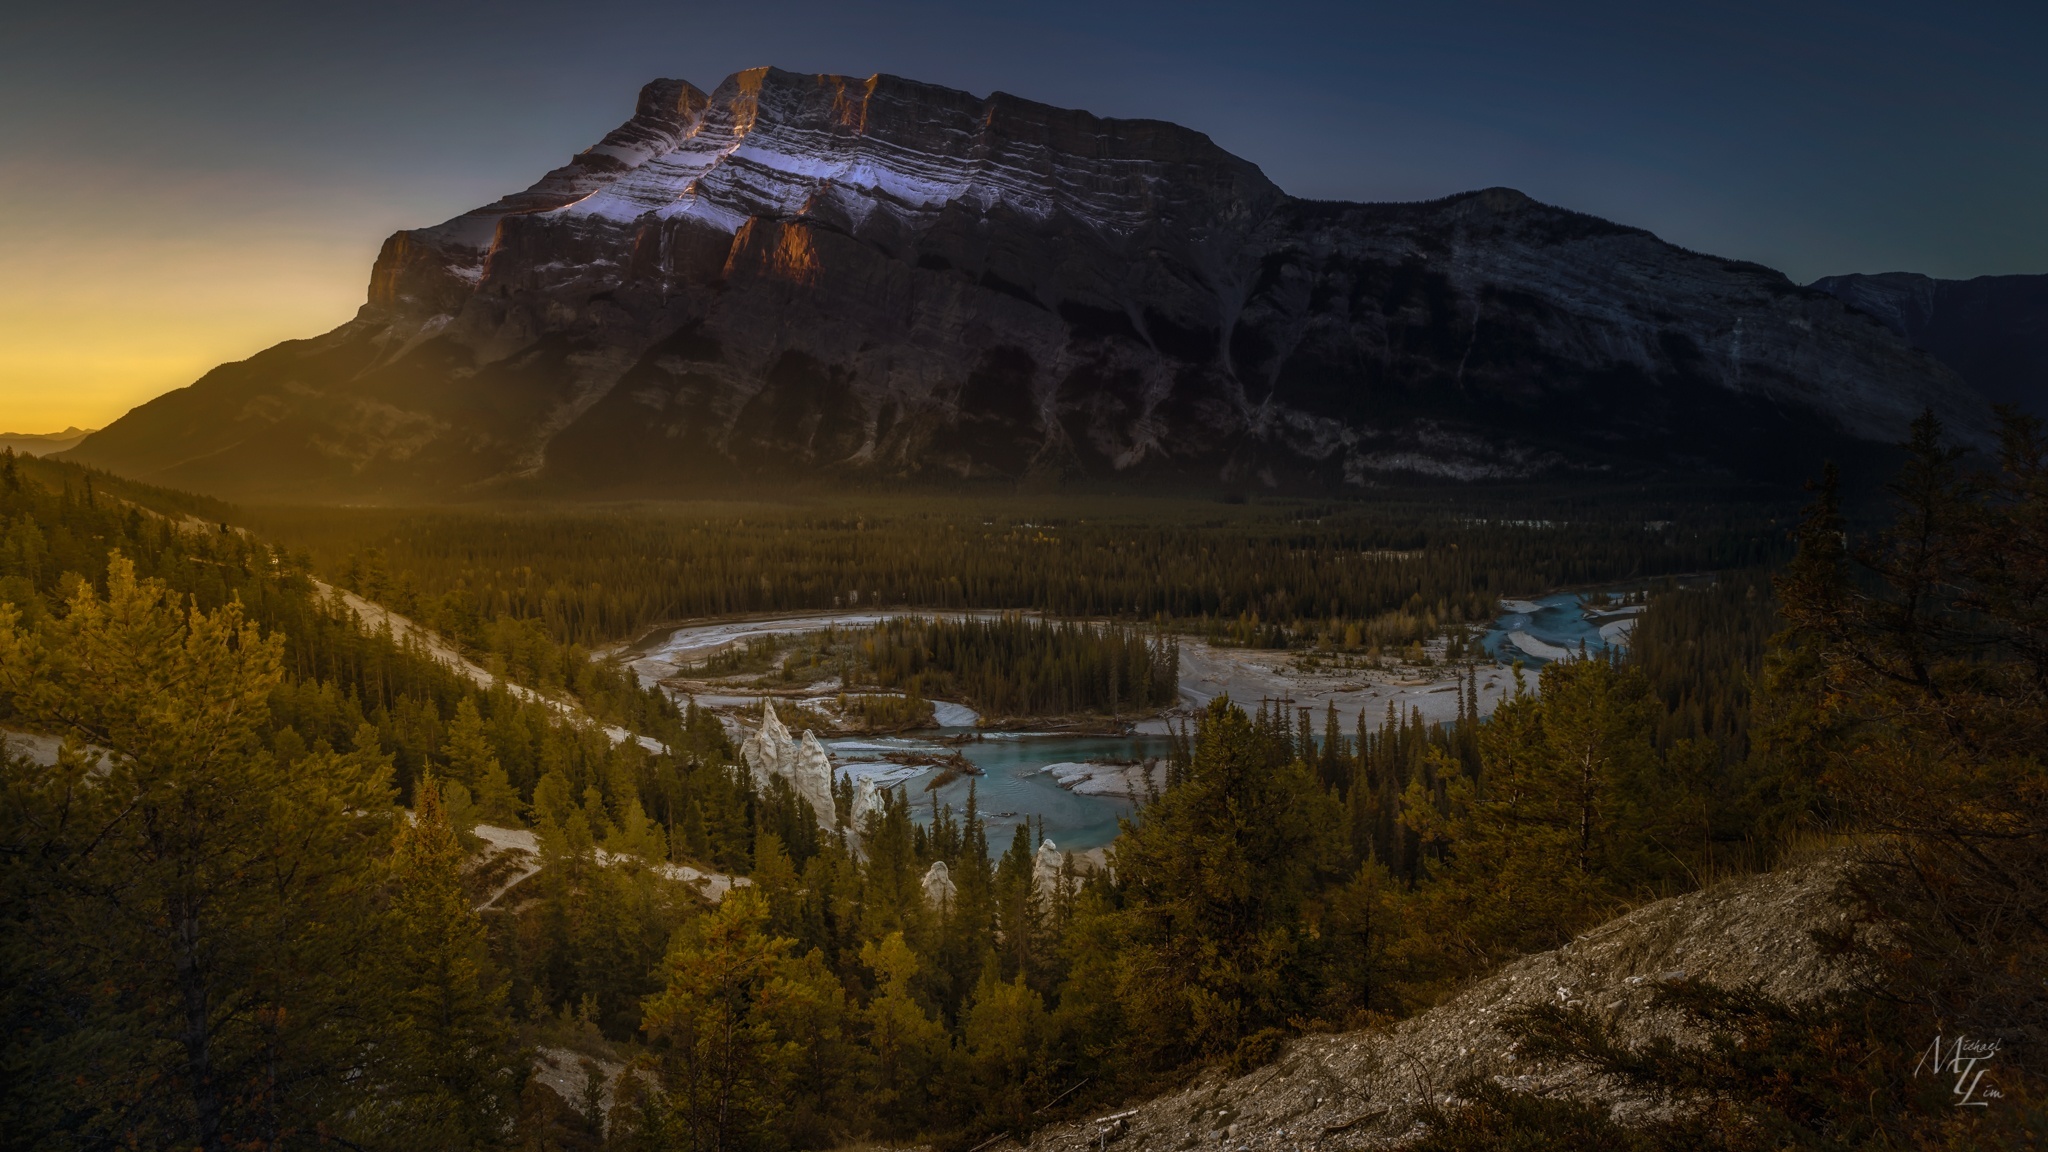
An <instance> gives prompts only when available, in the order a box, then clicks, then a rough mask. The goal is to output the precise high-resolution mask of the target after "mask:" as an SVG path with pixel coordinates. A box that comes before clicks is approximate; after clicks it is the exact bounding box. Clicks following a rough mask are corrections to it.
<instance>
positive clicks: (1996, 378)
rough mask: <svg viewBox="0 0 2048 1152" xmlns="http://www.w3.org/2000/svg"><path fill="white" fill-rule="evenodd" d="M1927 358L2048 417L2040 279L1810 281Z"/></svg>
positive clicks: (1899, 275) (1910, 276)
mask: <svg viewBox="0 0 2048 1152" xmlns="http://www.w3.org/2000/svg"><path fill="white" fill-rule="evenodd" d="M1813 286H1814V287H1815V288H1818V289H1820V290H1821V291H1823V292H1827V293H1829V294H1831V295H1834V296H1836V297H1838V298H1840V299H1841V300H1843V301H1844V302H1846V303H1848V304H1849V305H1851V306H1852V307H1855V308H1857V309H1858V310H1860V311H1863V312H1866V313H1868V314H1870V315H1871V316H1874V317H1876V318H1877V319H1878V320H1879V321H1881V322H1883V324H1884V326H1885V327H1887V328H1889V329H1891V330H1892V331H1893V332H1894V333H1897V334H1898V335H1899V336H1900V337H1902V338H1904V339H1905V340H1906V341H1907V342H1908V343H1910V344H1912V345H1913V346H1914V347H1915V348H1922V349H1925V350H1926V351H1928V352H1931V353H1933V354H1934V355H1935V357H1936V358H1938V359H1940V360H1941V362H1942V363H1944V364H1947V365H1948V366H1949V367H1951V368H1953V369H1955V370H1956V372H1957V373H1959V374H1960V375H1961V376H1962V378H1963V379H1964V380H1967V381H1969V382H1970V384H1971V385H1973V386H1974V387H1975V388H1976V389H1977V390H1978V391H1979V392H1982V393H1983V394H1984V395H1985V397H1987V398H1988V399H1990V400H1991V401H1993V402H1994V403H1999V404H2017V405H2019V406H2020V407H2021V408H2023V409H2025V410H2027V411H2029V412H2032V413H2033V414H2034V415H2036V416H2042V417H2048V276H1979V277H1977V278H1976V279H1974V280H1936V279H1934V278H1933V277H1931V276H1922V275H1919V274H1918V273H1914V272H1885V273H1882V274H1880V275H1876V276H1861V275H1858V276H1829V277H1827V278H1825V279H1822V280H1816V281H1814V283H1813Z"/></svg>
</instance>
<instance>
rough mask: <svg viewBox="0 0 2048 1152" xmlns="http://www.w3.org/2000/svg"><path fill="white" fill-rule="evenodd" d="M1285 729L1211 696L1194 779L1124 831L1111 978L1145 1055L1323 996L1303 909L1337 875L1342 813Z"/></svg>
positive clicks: (1194, 1049) (1262, 1024) (1226, 1040)
mask: <svg viewBox="0 0 2048 1152" xmlns="http://www.w3.org/2000/svg"><path fill="white" fill-rule="evenodd" d="M1287 728H1288V725H1287V724H1286V723H1285V721H1284V719H1283V720H1282V722H1281V723H1279V724H1277V725H1271V724H1269V725H1267V726H1265V727H1264V729H1263V730H1262V729H1261V728H1260V727H1255V726H1254V724H1253V722H1252V720H1251V719H1250V718H1249V717H1247V716H1246V715H1245V713H1244V710H1243V709H1241V708H1238V707H1236V706H1235V705H1233V704H1232V703H1231V702H1230V700H1229V699H1228V698H1227V697H1218V698H1217V699H1216V700H1215V701H1212V702H1211V703H1210V705H1209V707H1208V709H1207V710H1206V711H1205V712H1204V713H1203V715H1202V717H1201V721H1200V725H1199V727H1198V729H1197V731H1196V734H1195V749H1194V757H1193V761H1192V763H1191V764H1190V766H1189V769H1188V775H1187V779H1186V780H1185V781H1184V782H1182V783H1181V784H1179V785H1177V786H1175V787H1172V788H1169V789H1168V790H1167V791H1166V793H1165V794H1164V795H1163V796H1161V797H1160V798H1159V800H1158V802H1157V803H1155V804H1152V805H1151V806H1149V807H1147V808H1146V809H1145V810H1144V811H1143V812H1142V813H1141V818H1140V820H1139V821H1138V823H1136V824H1135V825H1126V827H1125V828H1124V832H1123V835H1122V836H1121V837H1120V838H1119V840H1118V842H1117V848H1116V855H1115V868H1116V871H1117V879H1118V883H1119V884H1120V886H1121V887H1122V890H1123V894H1124V899H1125V908H1124V911H1123V914H1122V916H1121V922H1122V927H1123V936H1124V948H1123V955H1122V957H1121V960H1120V967H1119V972H1118V980H1117V988H1118V993H1119V997H1120V999H1121V1000H1122V1001H1123V1004H1124V1008H1123V1014H1124V1018H1125V1019H1126V1020H1127V1021H1129V1022H1130V1023H1131V1025H1132V1026H1133V1027H1134V1029H1137V1032H1136V1034H1135V1035H1134V1036H1133V1037H1132V1041H1133V1047H1134V1048H1136V1049H1137V1051H1138V1054H1139V1056H1140V1059H1141V1060H1143V1061H1146V1062H1153V1063H1164V1064H1165V1065H1167V1066H1172V1065H1174V1064H1178V1063H1180V1062H1182V1061H1184V1060H1186V1059H1188V1058H1191V1057H1196V1056H1204V1055H1215V1054H1229V1053H1231V1052H1232V1051H1234V1050H1235V1048H1236V1047H1237V1045H1238V1044H1239V1043H1240V1042H1241V1041H1243V1040H1245V1039H1246V1038H1247V1037H1249V1036H1251V1035H1252V1034H1253V1033H1255V1032H1258V1031H1260V1030H1262V1029H1266V1028H1272V1027H1277V1026H1283V1025H1284V1024H1285V1023H1286V1021H1287V1020H1288V1019H1290V1018H1292V1017H1294V1016H1297V1015H1302V1014H1304V1013H1303V1010H1304V1009H1305V1008H1307V1007H1308V1006H1309V1005H1310V1003H1311V1002H1312V1001H1313V999H1314V998H1315V995H1316V991H1317V987H1316V985H1317V981H1316V979H1315V969H1316V964H1315V959H1316V958H1315V957H1314V956H1313V955H1312V954H1311V953H1312V943H1311V941H1310V939H1309V938H1308V936H1307V934H1306V932H1305V931H1304V928H1305V923H1304V920H1303V913H1304V911H1305V910H1306V906H1307V905H1308V903H1309V902H1310V900H1311V899H1312V898H1313V896H1314V895H1315V894H1316V892H1317V891H1318V890H1319V889H1320V888H1321V887H1322V886H1323V885H1324V884H1326V883H1327V882H1328V881H1329V880H1330V879H1332V878H1334V877H1335V876H1336V875H1339V874H1341V873H1340V872H1339V869H1340V868H1341V862H1342V858H1343V848H1342V840H1341V827H1342V825H1341V819H1342V817H1341V815H1340V810H1339V809H1338V807H1337V805H1336V802H1335V801H1333V800H1332V799H1330V798H1329V796H1328V795H1327V794H1325V793H1324V792H1323V791H1322V789H1321V788H1319V787H1317V784H1316V780H1315V777H1314V775H1313V773H1312V772H1311V771H1310V769H1309V767H1308V765H1306V764H1305V763H1303V762H1302V761H1301V760H1299V759H1295V758H1293V757H1292V756H1291V752H1292V749H1291V748H1285V749H1284V750H1283V748H1282V745H1284V744H1285V743H1287V742H1288V741H1287Z"/></svg>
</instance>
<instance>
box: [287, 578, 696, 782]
mask: <svg viewBox="0 0 2048 1152" xmlns="http://www.w3.org/2000/svg"><path fill="white" fill-rule="evenodd" d="M307 579H309V580H312V581H313V587H314V588H315V589H317V590H318V591H319V593H320V594H321V595H322V596H324V597H327V598H330V599H339V600H340V602H341V604H342V606H343V607H345V608H347V609H348V610H349V612H350V613H352V614H353V615H354V616H355V618H356V621H357V622H358V623H360V624H361V625H362V626H363V628H364V630H365V631H369V632H380V631H383V630H384V629H387V628H388V629H390V630H391V638H392V639H393V640H396V641H398V642H399V643H400V644H407V643H416V644H418V645H419V646H420V648H421V650H422V651H424V652H425V653H426V654H427V655H428V656H429V657H431V658H432V659H433V660H435V661H436V662H438V663H440V664H443V665H445V666H447V667H448V668H450V669H452V670H453V671H454V672H455V673H456V674H457V675H459V676H463V677H465V678H467V679H468V680H470V681H471V682H472V683H474V684H476V685H477V686H478V687H480V688H483V689H485V690H486V691H488V690H489V689H491V688H494V687H496V686H497V685H498V684H500V683H503V684H504V686H505V690H506V691H507V692H510V693H511V694H512V695H514V696H516V697H518V698H519V699H521V700H527V701H531V702H533V703H536V704H544V705H546V706H547V707H549V708H552V709H554V710H555V711H557V712H559V713H561V714H562V715H563V716H564V717H566V718H567V719H569V720H570V721H571V722H572V723H575V724H578V725H582V726H584V727H590V728H601V729H603V730H604V734H605V735H606V736H609V737H610V738H611V741H612V743H614V744H623V743H625V742H626V741H628V740H638V741H639V742H640V746H641V747H643V748H645V749H647V750H648V751H649V752H666V751H667V750H668V749H667V747H666V746H664V745H663V744H662V743H661V742H660V741H658V740H656V739H654V738H653V737H652V736H636V735H634V734H633V733H631V732H628V731H627V730H626V729H624V728H621V727H619V726H618V725H616V724H600V723H598V722H597V720H596V719H594V718H592V717H591V716H590V714H589V713H587V712H585V711H583V709H581V708H579V707H577V706H576V705H575V704H573V703H570V702H569V701H566V700H558V699H556V698H554V697H552V696H543V695H542V694H540V693H539V692H536V691H534V690H533V689H531V688H528V687H526V686H525V685H523V684H516V683H513V682H512V681H511V680H509V679H503V678H501V677H498V676H495V675H493V674H492V673H491V671H490V669H488V668H485V667H483V666H482V665H480V664H478V663H476V662H475V661H473V660H471V659H470V658H469V657H467V656H464V655H463V654H462V652H461V650H460V649H458V648H456V647H455V645H453V644H451V643H449V642H448V640H447V639H446V638H445V637H443V636H442V635H441V634H440V633H438V632H435V631H434V630H432V629H430V628H424V627H421V626H420V625H418V624H415V623H414V622H413V621H412V620H410V619H408V618H407V617H405V616H402V615H400V614H399V613H397V612H393V611H392V610H391V609H389V608H386V607H385V606H384V605H382V604H379V603H377V602H376V601H374V600H365V599H363V598H362V597H361V596H358V595H356V594H355V593H353V592H350V591H348V590H347V589H344V588H337V587H335V586H334V585H332V584H329V583H327V582H325V581H323V580H320V579H318V578H316V577H310V576H309V577H307Z"/></svg>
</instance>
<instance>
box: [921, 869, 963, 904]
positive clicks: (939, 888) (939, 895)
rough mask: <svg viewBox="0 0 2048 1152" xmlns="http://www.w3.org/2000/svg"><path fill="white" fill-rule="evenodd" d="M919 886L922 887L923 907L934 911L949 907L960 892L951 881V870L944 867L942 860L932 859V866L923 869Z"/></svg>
mask: <svg viewBox="0 0 2048 1152" xmlns="http://www.w3.org/2000/svg"><path fill="white" fill-rule="evenodd" d="M921 886H922V887H923V889H924V903H925V907H927V908H931V909H933V910H935V911H940V912H943V911H945V910H946V909H948V908H951V907H952V906H953V901H954V899H955V898H956V897H958V896H959V894H960V890H959V888H958V887H956V886H955V885H954V883H953V870H952V869H950V868H948V867H946V862H945V861H944V860H934V861H932V866H931V867H929V868H927V869H925V870H924V880H923V881H922V882H921Z"/></svg>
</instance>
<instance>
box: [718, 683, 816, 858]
mask: <svg viewBox="0 0 2048 1152" xmlns="http://www.w3.org/2000/svg"><path fill="white" fill-rule="evenodd" d="M740 760H741V761H742V762H743V763H745V764H746V766H747V767H748V769H750V770H751V771H752V772H753V774H754V786H755V787H757V788H760V789H763V790H765V789H767V788H768V786H769V782H770V781H771V780H773V779H774V778H776V777H778V776H779V777H781V778H782V779H783V780H784V781H786V782H787V783H788V784H789V788H790V791H792V792H794V793H796V794H797V795H798V796H801V797H802V798H803V799H804V800H805V801H807V802H809V804H810V806H811V811H812V813H813V814H815V815H816V816H817V818H818V826H819V827H820V828H823V829H824V830H825V831H826V832H828V833H829V832H831V831H832V830H833V825H834V823H835V817H836V814H837V806H836V805H835V804H834V803H833V801H832V755H831V753H829V752H827V751H825V746H824V745H823V744H820V743H818V737H817V734H816V733H814V732H811V731H810V730H809V729H806V730H805V731H804V735H803V739H801V740H798V739H796V738H795V737H793V736H791V735H790V734H789V729H788V728H787V727H786V726H784V724H783V723H782V719H781V717H779V716H777V715H776V714H775V705H774V703H773V702H771V701H767V700H763V701H762V702H761V726H760V727H759V728H757V729H755V730H754V733H753V734H752V735H750V736H748V737H747V738H746V740H744V741H743V742H741V744H740Z"/></svg>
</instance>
